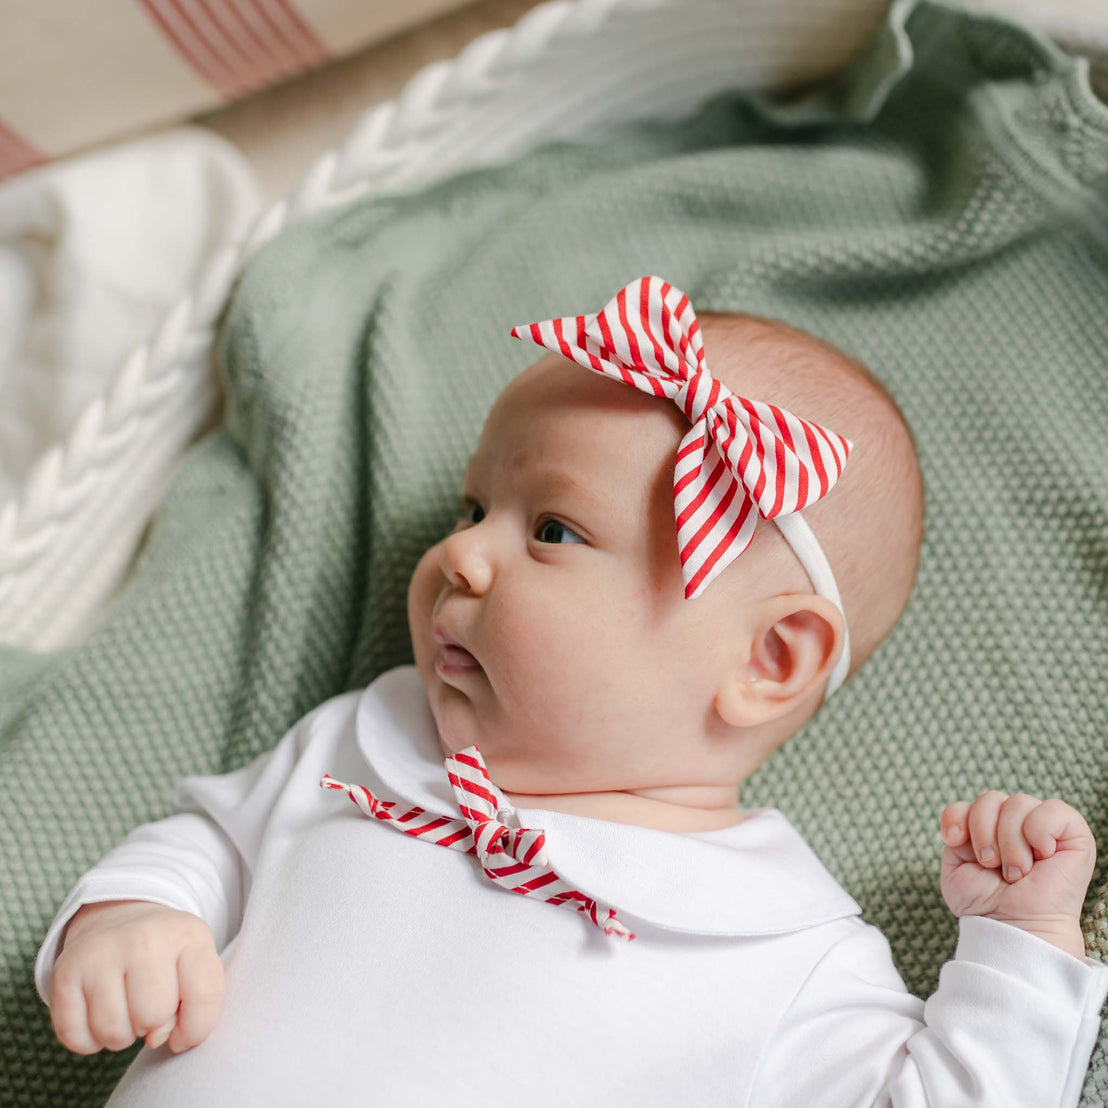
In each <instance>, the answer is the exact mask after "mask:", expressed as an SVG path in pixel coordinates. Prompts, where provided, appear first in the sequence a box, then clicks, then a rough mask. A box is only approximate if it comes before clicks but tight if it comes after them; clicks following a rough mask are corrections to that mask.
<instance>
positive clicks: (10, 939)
mask: <svg viewBox="0 0 1108 1108" xmlns="http://www.w3.org/2000/svg"><path fill="white" fill-rule="evenodd" d="M646 273H659V274H662V275H664V276H665V277H666V278H667V279H669V280H671V281H672V282H674V283H675V284H676V285H678V286H679V287H681V288H682V289H684V290H685V291H686V292H688V293H689V295H690V296H691V297H692V300H693V303H694V304H695V305H696V306H697V308H698V309H703V310H708V309H714V310H727V309H743V310H746V311H750V312H754V313H758V314H763V315H770V316H776V317H779V318H782V319H785V320H788V321H789V322H791V323H794V324H796V325H798V326H800V327H803V328H805V329H807V330H810V331H812V332H814V333H816V334H817V335H820V336H822V337H824V338H826V339H828V340H829V341H830V342H832V343H835V344H836V345H838V346H840V347H842V348H844V349H845V350H847V351H849V352H851V353H853V354H855V355H856V356H858V357H859V358H860V359H861V360H862V361H863V362H865V363H866V364H867V365H868V366H870V367H871V368H872V369H873V370H874V371H875V372H876V373H877V374H878V375H879V376H880V377H881V378H882V379H883V380H884V381H885V382H886V383H887V384H888V386H889V387H890V389H891V390H892V392H893V393H894V395H895V396H896V397H897V398H898V400H899V402H900V404H901V406H902V407H903V409H904V411H905V413H906V415H907V417H908V419H909V421H910V423H911V424H912V426H913V428H914V431H915V435H916V438H917V440H918V445H919V451H920V455H921V457H922V463H923V469H924V478H925V482H926V490H927V502H926V509H927V534H926V540H925V544H924V550H923V560H922V565H921V568H920V573H919V579H918V584H917V588H916V592H915V595H914V598H913V601H912V603H911V605H910V607H909V610H908V612H907V614H906V615H905V617H904V619H903V620H902V622H901V624H900V625H899V626H898V628H897V629H896V630H895V631H894V633H893V635H892V636H891V638H890V639H889V641H888V642H887V643H886V644H885V645H884V647H883V648H882V649H881V650H879V651H878V653H877V654H876V655H875V657H874V658H873V659H872V660H871V661H870V662H869V663H868V664H867V665H866V666H865V667H864V668H863V669H862V671H861V672H860V673H859V674H858V676H857V677H856V678H855V679H853V680H852V681H851V682H850V683H849V684H848V685H847V686H846V687H845V688H844V689H843V690H842V691H840V692H839V693H838V694H837V695H836V696H835V697H834V698H833V699H832V701H831V702H830V703H829V704H828V706H827V707H826V708H825V709H824V710H823V711H822V712H821V713H820V714H819V716H818V717H817V719H816V720H815V721H814V722H813V723H812V724H811V725H810V726H809V727H808V728H807V729H806V730H805V731H804V732H803V733H802V734H801V735H799V736H797V737H796V738H794V739H793V740H792V741H791V742H790V743H789V744H787V745H786V746H785V747H784V748H783V749H782V751H781V752H780V753H778V754H777V755H775V756H774V757H773V759H771V761H770V762H769V763H768V764H767V765H766V766H764V767H763V768H762V769H761V770H760V771H759V773H758V774H757V776H756V777H755V778H754V779H753V781H752V782H750V783H749V785H748V786H747V787H746V789H745V790H744V795H743V802H744V804H746V805H749V806H772V807H778V808H781V809H782V810H783V811H784V812H785V813H786V815H787V816H788V817H789V818H790V819H791V820H792V821H793V822H794V823H795V824H796V825H797V827H798V828H799V829H800V831H801V832H802V833H803V834H804V835H805V836H806V837H807V839H808V841H809V842H810V843H811V844H812V846H813V848H814V849H815V850H816V851H817V853H818V854H819V855H820V857H821V858H822V859H823V860H824V862H825V863H826V865H827V866H828V868H829V869H830V870H831V872H832V873H833V874H834V875H835V876H836V877H837V878H838V879H839V880H840V881H841V882H842V884H843V885H844V886H845V887H846V888H847V889H848V890H849V892H850V893H851V894H852V895H853V896H854V897H855V898H856V899H857V900H858V901H859V903H860V904H861V905H862V906H863V908H864V910H865V914H866V918H867V919H869V920H870V921H871V922H872V923H874V924H875V925H877V926H878V927H879V928H881V929H882V930H883V931H884V932H885V933H886V934H887V935H888V937H889V940H890V942H891V944H892V949H893V954H894V957H895V959H896V962H897V965H898V967H899V969H900V971H901V973H902V975H903V977H904V979H905V981H906V983H907V985H908V988H909V989H910V990H912V991H913V992H915V993H917V994H919V995H921V996H926V995H928V994H929V993H930V992H931V991H933V990H934V988H935V987H936V985H937V981H938V972H939V968H940V966H941V965H942V963H943V962H944V961H945V960H947V959H948V958H949V957H951V955H952V954H953V950H954V945H955V941H956V936H957V923H956V921H955V919H954V917H953V916H952V915H951V914H950V913H949V911H948V910H947V909H946V907H945V905H944V903H943V901H942V898H941V895H940V891H939V857H940V854H941V850H942V845H941V841H940V838H939V829H938V827H939V825H938V820H939V813H940V812H941V810H942V808H943V807H944V806H945V805H946V804H947V803H949V802H951V801H953V800H957V799H973V798H974V797H976V796H977V795H978V794H979V793H980V792H982V791H984V790H986V789H989V788H999V789H1002V790H1005V791H1008V792H1016V791H1026V792H1029V793H1031V794H1033V795H1036V796H1039V797H1044V798H1045V797H1047V796H1060V797H1062V798H1063V799H1064V800H1066V801H1068V802H1069V803H1071V804H1073V805H1074V806H1075V807H1077V808H1078V809H1079V810H1080V811H1081V812H1083V813H1084V814H1085V816H1086V817H1087V818H1088V820H1089V822H1090V824H1091V826H1092V828H1093V830H1094V832H1095V833H1096V836H1097V840H1098V844H1099V849H1100V852H1101V854H1102V855H1104V854H1105V853H1106V847H1108V808H1106V805H1105V799H1106V793H1108V741H1106V740H1108V694H1106V692H1105V687H1106V685H1105V680H1106V679H1105V674H1106V673H1108V585H1106V581H1108V445H1106V444H1108V108H1106V107H1105V106H1104V105H1103V104H1100V103H1099V102H1098V101H1097V100H1095V98H1094V97H1093V95H1092V93H1091V92H1090V90H1089V87H1088V83H1087V80H1086V76H1085V70H1084V66H1083V65H1082V64H1081V63H1076V62H1074V61H1073V60H1072V59H1069V58H1067V57H1066V56H1064V55H1063V54H1062V53H1061V52H1060V51H1058V50H1057V49H1056V48H1054V47H1053V46H1051V45H1050V44H1049V43H1047V42H1046V41H1045V40H1043V39H1041V38H1040V37H1039V36H1037V35H1035V34H1032V33H1030V32H1028V31H1026V30H1023V29H1020V28H1018V27H1016V26H1014V25H1012V24H1009V23H1007V22H1005V21H1002V20H999V19H996V18H992V17H988V16H983V15H971V14H968V13H966V12H963V11H960V10H958V9H957V8H953V7H949V6H944V5H940V4H938V3H930V2H924V0H920V2H919V3H915V4H913V3H911V2H909V0H904V2H902V3H899V4H898V5H897V6H896V7H895V8H894V10H893V12H892V14H891V16H890V19H889V23H888V25H887V27H886V29H885V31H884V33H883V35H882V36H881V37H880V39H879V41H877V42H876V43H875V44H874V46H873V48H872V49H871V50H870V51H869V52H868V54H867V55H866V56H865V57H864V58H862V59H860V60H859V61H858V62H857V64H855V65H854V66H852V67H851V69H850V70H849V71H848V72H847V73H845V74H843V75H841V76H840V77H839V78H837V79H836V80H834V81H832V82H830V83H828V84H827V85H825V86H823V87H822V88H820V89H819V90H817V91H816V92H815V93H813V94H810V95H806V96H804V97H802V98H799V99H797V98H794V99H792V100H791V101H790V102H788V103H787V104H786V103H770V102H769V101H766V100H763V99H761V98H758V97H754V96H751V95H748V94H739V93H727V94H725V95H722V96H719V97H717V98H715V99H713V100H712V101H711V102H710V103H708V104H707V105H705V106H704V107H703V109H702V111H701V112H700V113H699V114H698V115H697V117H696V118H695V119H694V120H693V121H691V122H683V123H680V124H673V123H665V124H662V123H657V122H655V123H650V124H643V125H634V126H626V127H622V128H620V129H618V131H615V132H613V134H612V135H611V136H610V137H609V138H608V140H607V141H604V142H597V141H595V138H594V139H592V140H590V141H588V142H560V143H558V144H556V145H551V146H547V147H544V148H542V149H539V150H537V151H535V152H532V153H530V154H528V155H526V156H525V157H521V158H519V159H518V160H516V161H515V162H513V163H510V164H506V165H501V166H496V167H493V168H488V169H484V170H480V171H476V172H471V173H467V174H465V175H462V176H459V177H455V178H453V179H451V180H448V181H446V182H444V183H442V184H439V185H437V186H435V187H432V188H429V189H428V190H426V191H424V192H422V193H419V194H416V195H411V196H392V197H387V198H383V199H382V198H376V199H370V200H362V201H358V202H355V203H353V204H351V205H349V206H346V207H343V208H341V209H336V210H334V211H331V212H329V213H327V214H324V215H323V216H321V217H318V218H316V219H314V220H312V221H311V222H308V223H305V224H302V225H299V226H294V227H291V228H289V229H288V230H286V231H285V232H283V233H282V234H281V235H279V236H278V237H277V238H276V239H274V240H273V241H272V242H271V243H269V244H268V245H267V246H266V247H265V248H264V249H262V250H261V251H260V252H259V253H258V254H257V256H256V257H255V258H254V259H253V260H252V261H251V263H250V265H249V267H248V268H247V270H246V272H245V274H244V276H243V279H242V281H241V284H240V286H239V288H238V290H237V292H236V294H235V296H234V298H233V300H232V302H231V304H230V307H229V311H228V314H227V317H226V321H225V324H224V326H223V328H222V331H221V338H220V342H219V364H220V367H221V371H222V373H223V374H224V378H225V383H226V388H227V408H226V415H227V418H226V421H225V424H224V425H223V426H221V427H220V428H218V429H217V430H215V431H213V432H212V433H210V434H208V435H207V437H205V438H204V439H203V440H202V441H200V442H199V443H198V444H197V445H196V446H195V447H194V448H193V449H192V450H191V451H190V453H189V454H188V456H187V458H186V460H185V462H184V464H183V466H182V468H181V470H180V472H179V474H178V476H177V478H176V480H175V481H174V483H173V486H172V488H171V489H170V490H169V492H168V494H167V495H166V497H165V498H164V500H163V502H162V504H161V506H160V508H159V510H158V512H157V516H156V518H155V520H154V522H153V525H152V527H151V529H150V532H149V535H148V538H147V541H146V543H145V546H144V549H143V551H142V554H141V557H140V559H139V561H138V564H137V565H136V566H135V569H134V572H133V574H132V576H131V578H130V580H129V581H128V583H127V586H126V588H125V589H124V591H123V592H122V594H121V595H120V597H119V598H118V600H117V602H116V603H115V604H114V606H113V607H112V609H111V611H110V612H109V613H108V614H107V615H106V617H105V618H104V619H103V621H102V623H101V624H100V626H99V628H98V629H97V631H96V633H95V634H94V635H93V636H92V637H91V638H90V639H89V641H88V642H86V643H85V644H83V645H82V646H80V647H78V648H74V649H71V650H68V651H65V652H61V653H56V654H52V655H47V656H29V655H26V654H20V653H17V652H15V651H12V650H6V651H3V652H0V836H2V840H0V842H2V858H0V944H2V946H0V1103H2V1104H4V1105H19V1106H24V1105H27V1106H40V1105H41V1106H42V1108H55V1106H57V1105H60V1104H64V1105H66V1106H67V1108H75V1106H84V1105H90V1106H91V1105H98V1104H101V1103H103V1101H104V1099H106V1096H107V1094H108V1092H109V1091H110V1089H111V1087H112V1085H113V1084H114V1082H115V1081H116V1080H117V1079H118V1077H119V1075H120V1073H121V1072H122V1070H123V1068H124V1067H125V1065H126V1064H127V1062H128V1061H129V1060H130V1058H131V1057H132V1056H133V1053H134V1049H137V1047H136V1048H134V1049H132V1050H131V1051H128V1052H124V1053H122V1054H109V1053H106V1052H105V1053H102V1054H100V1055H97V1056H93V1057H89V1058H81V1057H77V1056H75V1055H70V1054H69V1053H68V1052H67V1051H65V1050H64V1049H63V1048H62V1047H61V1046H60V1045H58V1044H57V1043H56V1042H55V1040H54V1038H53V1035H52V1032H51V1029H50V1024H49V1015H48V1012H47V1010H46V1008H45V1007H44V1006H43V1005H42V1004H41V1002H40V1001H39V1000H38V998H37V996H36V994H35V992H34V988H33V984H32V978H31V966H32V962H33V959H34V956H35V952H36V949H37V947H38V945H39V943H40V941H41V939H42V937H43V935H44V933H45V930H46V927H47V924H48V923H49V921H50V920H51V918H52V917H53V914H54V912H55V910H56V908H57V906H58V904H59V903H60V902H61V900H62V899H63V897H64V895H65V893H66V892H67V890H68V889H69V887H70V886H71V885H72V883H73V882H74V881H75V880H76V878H77V877H78V876H79V875H80V874H81V873H82V872H83V871H84V870H85V869H87V868H88V867H89V866H91V865H92V864H93V863H95V862H96V860H97V859H98V858H99V857H100V855H101V854H103V853H104V852H105V851H106V850H107V849H108V848H109V847H110V846H111V845H112V844H113V843H114V842H116V841H117V840H118V839H119V838H121V837H122V836H123V835H124V834H125V833H126V832H127V831H128V830H129V829H130V828H132V827H134V826H136V825H137V824H140V823H143V822H146V821H148V820H151V819H155V818H160V817H162V816H164V815H166V814H167V813H168V811H169V793H170V789H171V787H172V785H173V783H174V782H175V781H176V780H177V779H178V778H179V777H181V776H182V775H185V774H190V773H213V772H220V771H226V770H230V769H232V768H234V767H236V766H238V765H240V764H242V763H243V762H244V761H246V760H247V759H249V758H251V757H253V756H254V755H256V754H258V753H259V752H260V751H263V750H265V749H267V748H268V747H270V746H272V745H273V744H274V743H275V742H276V741H277V739H278V738H279V737H280V736H281V734H282V733H283V732H284V730H285V729H286V728H287V726H288V725H289V724H291V723H292V722H293V721H294V720H295V719H296V718H298V717H299V716H300V715H302V714H303V713H304V712H306V711H307V710H308V709H310V708H311V707H312V706H313V705H315V704H317V703H319V702H320V701H322V700H324V699H326V698H327V697H329V696H332V695H333V694H335V693H339V692H341V691H343V690H346V689H350V688H353V687H356V686H359V685H363V684H365V683H366V682H368V681H369V680H371V679H372V678H373V677H374V676H375V675H376V674H378V673H379V672H381V671H382V670H384V669H386V668H388V667H390V666H393V665H396V664H398V663H402V662H406V661H408V660H410V653H409V644H408V636H407V628H406V621H405V588H406V583H407V579H408V576H409V574H410V572H411V570H412V567H413V566H414V564H415V562H416V560H417V558H418V556H419V554H420V553H421V551H422V550H423V549H425V547H426V546H427V545H429V544H430V543H432V542H433V541H435V540H436V539H437V538H438V537H440V536H441V534H443V533H444V531H445V530H446V529H447V528H448V527H449V525H450V522H451V520H452V519H453V517H454V512H455V510H456V503H457V496H458V492H459V480H460V476H461V473H462V470H463V467H464V465H465V461H466V459H467V456H468V453H469V451H470V450H471V449H472V447H473V445H474V444H475V442H476V438H477V433H478V430H479V427H480V424H481V421H482V418H483V416H484V414H485V411H486V410H487V408H488V406H489V404H490V403H491V401H492V400H493V398H494V397H495V396H496V394H497V392H498V391H499V390H500V389H501V387H502V386H503V385H504V384H505V382H506V381H507V380H508V379H509V378H510V377H512V376H513V375H514V374H515V373H516V372H518V371H519V370H520V369H522V368H523V367H524V366H525V365H527V364H529V363H530V362H531V361H533V360H535V359H536V358H537V356H538V354H537V352H536V350H535V348H534V347H532V346H530V345H528V344H524V343H520V342H518V341H516V340H514V339H512V338H510V337H509V334H508V331H509V328H510V327H511V326H512V325H513V324H516V323H520V322H525V321H527V320H533V319H545V318H548V317H551V316H558V315H572V314H576V313H578V312H590V311H595V310H597V308H598V307H599V306H600V305H601V304H603V303H604V302H605V301H606V300H607V299H608V297H610V296H611V295H612V294H613V292H614V291H615V290H616V289H618V288H619V287H620V286H622V285H623V284H625V283H626V282H627V281H628V280H630V279H632V278H634V277H637V276H640V275H642V274H646ZM881 526H882V520H881V519H874V520H873V527H874V528H875V529H876V528H880V527H881ZM1106 893H1108V886H1106V874H1105V869H1104V867H1103V865H1101V866H1100V867H1098V869H1097V872H1096V874H1095V876H1094V880H1093V884H1092V887H1091V889H1090V895H1089V899H1088V901H1087V904H1086V912H1085V916H1084V920H1083V924H1084V929H1085V936H1086V941H1087V943H1088V946H1089V949H1090V952H1091V953H1092V954H1093V956H1094V957H1098V956H1099V957H1108V909H1106V907H1105V902H1106V901H1108V895H1106ZM736 895H742V890H736ZM735 987H736V988H741V987H742V985H741V982H739V983H736V986H735ZM1105 1042H1106V1036H1105V1035H1104V1034H1103V1033H1102V1036H1101V1042H1100V1045H1099V1046H1098V1048H1097V1051H1096V1053H1095V1054H1094V1057H1093V1063H1092V1066H1091V1069H1090V1074H1089V1078H1088V1080H1087V1084H1086V1089H1085V1099H1084V1100H1083V1102H1082V1103H1083V1104H1085V1105H1108V1052H1106V1051H1105V1049H1104V1046H1105Z"/></svg>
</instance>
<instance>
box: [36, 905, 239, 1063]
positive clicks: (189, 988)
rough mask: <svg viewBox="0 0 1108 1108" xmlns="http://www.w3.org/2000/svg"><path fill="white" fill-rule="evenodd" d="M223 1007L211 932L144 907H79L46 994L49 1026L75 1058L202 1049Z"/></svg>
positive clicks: (173, 912) (186, 918)
mask: <svg viewBox="0 0 1108 1108" xmlns="http://www.w3.org/2000/svg"><path fill="white" fill-rule="evenodd" d="M222 1003H223V964H222V962H220V960H219V954H218V953H217V951H216V948H215V938H214V936H213V935H212V932H211V928H209V927H208V925H207V924H206V923H205V922H204V921H203V920H202V919H201V918H200V917H199V916H195V915H193V914H192V913H191V912H181V911H178V910H177V909H176V908H166V907H164V906H163V905H161V904H153V903H151V902H150V901H145V900H113V901H107V902H105V903H101V904H86V905H84V907H82V908H81V909H80V911H78V912H77V914H76V915H75V916H74V917H73V919H72V920H71V921H70V923H69V926H68V927H67V928H66V932H65V939H64V945H63V947H62V951H61V953H60V954H59V955H58V958H57V961H56V962H55V963H54V974H53V979H52V982H51V986H50V1018H51V1021H52V1022H53V1025H54V1033H55V1034H56V1035H57V1036H58V1039H59V1041H60V1042H61V1043H62V1045H63V1046H65V1047H67V1048H68V1049H69V1050H72V1051H74V1052H75V1053H77V1054H95V1053H96V1052H97V1051H98V1050H101V1049H103V1048H105V1047H106V1048H107V1049H108V1050H125V1049H126V1048H127V1047H129V1046H130V1045H131V1044H132V1043H133V1042H134V1041H135V1039H138V1038H142V1037H145V1038H146V1045H147V1046H150V1047H158V1046H161V1045H162V1043H164V1042H165V1041H166V1040H167V1039H168V1041H169V1048H170V1050H172V1051H174V1052H175V1053H180V1052H181V1051H184V1050H188V1049H189V1048H191V1047H194V1046H196V1045H197V1044H198V1043H201V1042H203V1040H204V1039H206V1038H207V1037H208V1035H209V1033H210V1032H211V1030H212V1028H213V1027H214V1026H215V1021H216V1018H217V1017H218V1015H219V1009H220V1007H221V1005H222Z"/></svg>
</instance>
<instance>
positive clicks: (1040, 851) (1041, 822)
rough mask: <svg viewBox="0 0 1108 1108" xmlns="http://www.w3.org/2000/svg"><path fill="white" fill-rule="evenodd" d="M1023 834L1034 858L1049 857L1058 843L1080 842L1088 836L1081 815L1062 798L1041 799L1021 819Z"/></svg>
mask: <svg viewBox="0 0 1108 1108" xmlns="http://www.w3.org/2000/svg"><path fill="white" fill-rule="evenodd" d="M1023 834H1024V838H1026V839H1027V841H1028V843H1030V845H1031V847H1032V848H1033V849H1034V850H1035V852H1036V854H1035V857H1036V858H1051V857H1053V856H1054V854H1055V852H1056V851H1057V850H1058V849H1059V847H1062V848H1063V849H1064V848H1065V847H1066V846H1067V845H1068V846H1077V845H1083V844H1084V843H1085V842H1086V841H1087V840H1091V839H1092V832H1090V831H1089V825H1088V824H1087V823H1086V822H1085V819H1084V817H1083V816H1082V815H1081V813H1080V812H1078V811H1077V810H1076V809H1074V808H1071V807H1070V806H1069V805H1068V804H1067V803H1066V802H1065V801H1064V800H1058V799H1057V798H1054V799H1051V800H1044V801H1043V802H1042V804H1040V805H1039V806H1038V807H1037V808H1036V809H1035V810H1034V811H1033V812H1032V813H1031V814H1030V815H1029V816H1028V817H1027V819H1026V820H1025V821H1024V825H1023Z"/></svg>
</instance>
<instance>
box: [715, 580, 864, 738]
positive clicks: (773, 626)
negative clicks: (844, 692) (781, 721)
mask: <svg viewBox="0 0 1108 1108" xmlns="http://www.w3.org/2000/svg"><path fill="white" fill-rule="evenodd" d="M752 626H753V632H752V634H751V638H750V641H749V642H748V643H746V644H744V651H743V654H744V655H745V657H746V661H745V662H742V661H740V662H739V663H737V664H736V666H735V668H734V670H733V671H732V672H731V673H729V674H728V675H727V677H726V678H725V680H724V683H723V686H722V687H721V688H720V690H719V692H718V693H717V694H716V711H717V712H719V714H720V717H721V718H722V719H723V720H724V721H725V722H726V723H729V724H731V726H732V727H755V726H757V725H758V724H761V723H766V722H768V721H769V720H772V719H777V718H778V717H779V716H783V715H785V714H786V713H788V712H791V711H792V710H793V709H794V708H798V707H799V706H800V704H801V703H802V702H803V701H806V700H808V699H809V698H810V697H811V695H812V693H813V692H815V691H816V690H817V689H818V690H821V691H822V689H823V688H824V686H825V685H826V683H827V680H828V678H829V677H830V676H831V670H832V669H833V668H834V666H835V662H836V661H837V660H838V657H839V655H840V654H841V653H842V648H843V641H844V638H845V633H844V627H845V625H844V622H843V616H842V612H840V611H839V609H838V608H837V607H836V606H835V605H834V604H832V603H831V601H830V600H828V599H826V598H825V597H822V596H816V595H815V594H814V593H788V594H784V595H781V596H773V597H769V598H767V599H766V600H765V601H764V602H763V603H762V606H761V608H760V609H759V611H758V612H757V613H756V614H755V619H754V620H753V623H752Z"/></svg>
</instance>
